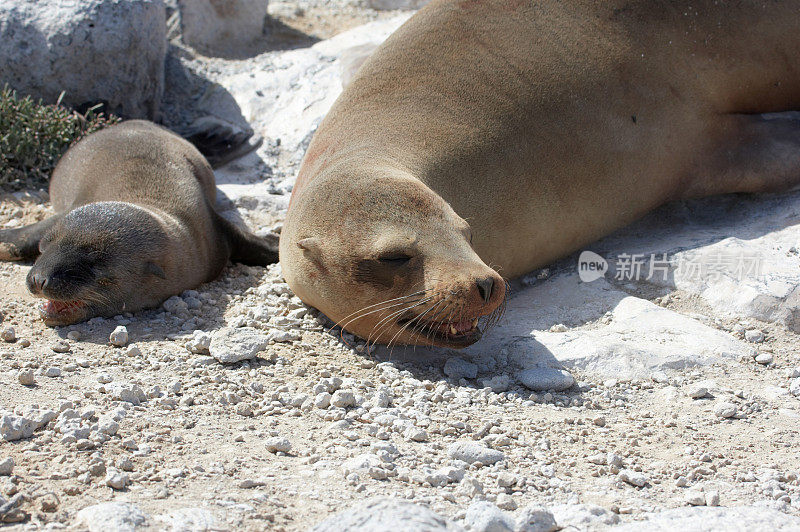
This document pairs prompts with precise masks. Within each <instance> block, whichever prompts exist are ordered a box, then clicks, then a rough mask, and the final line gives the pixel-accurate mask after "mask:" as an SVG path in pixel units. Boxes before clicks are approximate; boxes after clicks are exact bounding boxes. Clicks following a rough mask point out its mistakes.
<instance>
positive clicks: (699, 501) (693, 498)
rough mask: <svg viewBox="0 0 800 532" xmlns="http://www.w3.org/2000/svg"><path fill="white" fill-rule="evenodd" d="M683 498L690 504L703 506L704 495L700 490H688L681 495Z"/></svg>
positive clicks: (704, 503)
mask: <svg viewBox="0 0 800 532" xmlns="http://www.w3.org/2000/svg"><path fill="white" fill-rule="evenodd" d="M683 500H684V501H685V502H686V504H688V505H690V506H705V505H706V496H705V494H703V492H702V491H698V490H688V491H687V492H686V494H685V495H684V496H683Z"/></svg>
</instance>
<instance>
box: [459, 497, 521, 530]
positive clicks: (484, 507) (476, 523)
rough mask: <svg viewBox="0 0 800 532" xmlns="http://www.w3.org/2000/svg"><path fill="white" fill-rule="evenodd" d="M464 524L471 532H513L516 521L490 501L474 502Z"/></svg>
mask: <svg viewBox="0 0 800 532" xmlns="http://www.w3.org/2000/svg"><path fill="white" fill-rule="evenodd" d="M464 524H465V525H466V526H467V527H468V528H469V530H470V532H511V531H512V530H514V519H513V518H512V517H511V516H510V515H508V514H506V513H505V512H504V511H502V510H501V509H500V508H498V507H497V506H495V505H494V504H492V503H490V502H489V501H473V502H472V504H470V505H469V508H467V512H466V515H465V516H464Z"/></svg>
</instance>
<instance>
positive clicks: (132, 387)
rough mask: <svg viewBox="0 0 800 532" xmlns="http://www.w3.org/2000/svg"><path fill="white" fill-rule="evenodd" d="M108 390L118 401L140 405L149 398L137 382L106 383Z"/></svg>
mask: <svg viewBox="0 0 800 532" xmlns="http://www.w3.org/2000/svg"><path fill="white" fill-rule="evenodd" d="M105 389H106V392H108V394H109V395H110V396H111V398H112V399H114V400H116V401H123V402H125V403H131V404H133V405H139V404H141V403H143V402H144V401H146V400H147V396H146V395H145V393H144V391H142V389H141V388H139V386H138V385H136V384H129V383H123V382H112V383H110V384H106V385H105Z"/></svg>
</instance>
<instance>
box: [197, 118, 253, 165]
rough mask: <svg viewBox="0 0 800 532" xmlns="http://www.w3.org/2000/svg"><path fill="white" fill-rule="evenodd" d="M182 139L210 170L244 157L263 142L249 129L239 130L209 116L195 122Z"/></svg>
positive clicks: (230, 124)
mask: <svg viewBox="0 0 800 532" xmlns="http://www.w3.org/2000/svg"><path fill="white" fill-rule="evenodd" d="M184 137H185V138H186V140H188V141H189V142H191V143H192V144H194V145H195V147H196V148H197V149H198V150H199V151H200V153H202V154H203V155H204V156H205V158H206V160H208V164H210V165H211V167H212V168H219V167H220V166H223V165H225V164H227V163H229V162H231V161H233V160H234V159H238V158H240V157H244V156H245V155H247V154H248V153H250V152H251V151H253V150H255V149H258V147H259V146H261V143H262V142H263V141H264V139H263V138H262V137H261V136H260V135H256V134H255V132H254V131H253V130H252V129H250V128H241V127H239V126H237V125H236V124H232V123H230V122H227V121H225V120H222V119H220V118H217V117H215V116H210V115H209V116H204V117H202V118H198V119H197V120H195V121H194V122H193V123H192V125H190V126H189V128H188V129H187V130H186V131H185V132H184Z"/></svg>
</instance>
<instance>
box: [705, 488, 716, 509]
mask: <svg viewBox="0 0 800 532" xmlns="http://www.w3.org/2000/svg"><path fill="white" fill-rule="evenodd" d="M705 499H706V506H719V492H718V491H716V490H710V491H706V492H705Z"/></svg>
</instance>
